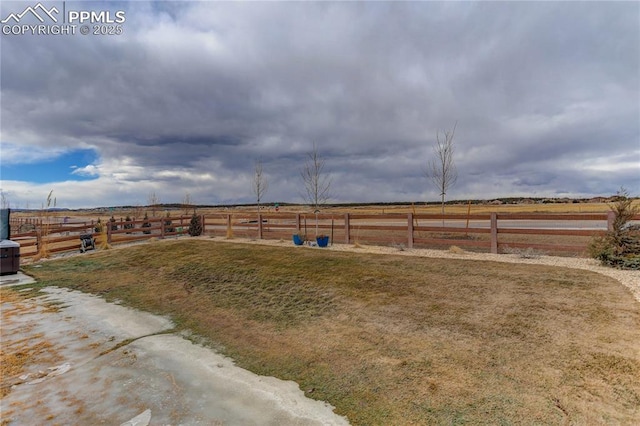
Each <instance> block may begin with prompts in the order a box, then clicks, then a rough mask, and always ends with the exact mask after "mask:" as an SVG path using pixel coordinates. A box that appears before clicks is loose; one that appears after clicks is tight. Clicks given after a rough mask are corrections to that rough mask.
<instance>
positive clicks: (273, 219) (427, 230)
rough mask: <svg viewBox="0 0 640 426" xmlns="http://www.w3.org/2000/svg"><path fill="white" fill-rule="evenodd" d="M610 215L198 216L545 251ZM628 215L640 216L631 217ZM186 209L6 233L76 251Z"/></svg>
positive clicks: (580, 236) (350, 237)
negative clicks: (85, 237) (83, 241)
mask: <svg viewBox="0 0 640 426" xmlns="http://www.w3.org/2000/svg"><path fill="white" fill-rule="evenodd" d="M613 219H614V215H613V212H609V213H608V214H607V213H586V214H580V213H578V214H546V213H481V214H469V215H465V214H445V215H440V214H412V213H408V214H357V213H344V214H318V215H315V214H313V213H311V214H309V213H286V212H282V213H265V214H257V213H232V214H227V213H223V214H207V215H200V220H201V223H202V224H203V233H204V234H205V235H208V236H220V237H227V238H229V237H244V238H251V239H282V240H286V241H291V237H292V234H295V233H297V234H301V235H303V236H305V237H306V239H307V240H308V241H314V240H315V237H316V236H317V235H327V236H329V237H330V241H331V242H336V243H343V244H360V243H362V244H372V245H387V246H389V245H391V246H396V247H398V248H407V249H411V248H441V249H442V248H445V249H446V248H449V247H451V246H459V247H461V248H464V249H467V250H470V251H483V252H490V253H504V252H509V251H513V250H515V251H517V250H524V249H533V250H538V251H540V252H544V253H548V254H570V255H586V251H587V247H588V245H589V242H590V241H591V239H592V238H593V237H595V236H601V235H604V234H605V232H606V230H607V229H611V226H612V223H613ZM634 220H635V221H639V220H640V216H636V217H634ZM190 221H191V216H175V217H158V218H149V219H145V220H134V221H124V220H118V221H115V222H111V221H106V222H103V223H102V226H104V227H105V230H104V231H102V232H98V229H97V224H96V223H94V222H81V223H58V224H49V225H44V224H43V223H41V222H38V221H32V222H31V223H33V224H34V225H35V226H34V229H33V230H31V231H29V232H21V233H16V232H12V234H11V239H12V240H14V241H17V242H18V243H20V245H21V256H22V257H24V258H29V257H32V256H35V255H36V254H37V253H38V250H39V247H40V246H41V245H42V244H43V243H44V244H46V245H47V251H48V252H49V253H57V252H65V251H74V250H79V248H80V239H79V236H80V235H81V234H86V233H91V234H93V236H94V238H96V239H97V241H98V244H100V242H101V241H102V240H104V239H106V242H107V243H109V244H120V243H126V242H132V241H138V240H146V239H150V238H159V239H162V238H167V237H172V236H182V235H188V229H189V224H190Z"/></svg>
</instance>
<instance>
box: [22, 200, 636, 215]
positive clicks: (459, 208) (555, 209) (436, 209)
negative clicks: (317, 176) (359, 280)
mask: <svg viewBox="0 0 640 426" xmlns="http://www.w3.org/2000/svg"><path fill="white" fill-rule="evenodd" d="M634 205H638V206H640V200H636V201H635V202H634ZM610 207H611V205H610V204H608V203H549V204H501V205H493V204H472V205H471V206H468V205H467V204H464V203H461V204H455V205H447V206H445V213H455V214H466V213H467V212H470V213H487V212H497V213H603V212H608V211H610V209H611V208H610ZM166 211H171V212H172V213H173V212H183V213H185V212H186V213H188V214H191V213H192V212H193V210H192V209H186V210H185V209H177V208H172V209H170V210H166V209H163V208H161V207H158V208H156V209H155V212H154V209H152V208H150V207H141V208H138V209H120V208H117V209H113V210H112V211H111V210H108V209H107V210H104V211H94V210H69V211H54V212H49V213H47V215H48V216H50V217H52V218H64V217H69V218H70V219H74V220H85V219H88V220H91V219H94V220H97V219H98V218H102V220H106V219H108V218H109V217H111V215H113V216H115V217H116V218H117V219H119V218H121V217H125V216H127V215H129V216H131V217H138V218H142V216H144V214H145V212H146V213H148V214H149V216H151V215H152V214H154V213H155V215H156V216H161V215H163V214H166ZM250 211H256V208H255V206H253V207H251V206H243V207H238V208H225V207H215V208H213V207H208V208H200V209H198V212H199V213H201V214H207V213H235V212H241V213H246V212H250ZM263 211H269V212H272V213H274V212H275V208H274V207H273V205H271V204H265V205H264V206H263ZM279 211H281V212H301V213H309V212H312V209H310V208H309V207H307V206H281V207H279ZM347 212H352V213H367V214H369V213H370V214H378V213H379V214H383V213H418V214H422V213H433V214H439V213H440V212H441V207H440V206H439V205H424V204H422V203H416V204H415V205H413V206H411V205H398V206H393V205H380V206H375V205H367V206H335V207H332V206H328V207H326V208H323V209H322V213H347ZM11 215H12V217H22V218H25V217H38V216H41V215H42V214H41V212H37V211H35V212H12V213H11Z"/></svg>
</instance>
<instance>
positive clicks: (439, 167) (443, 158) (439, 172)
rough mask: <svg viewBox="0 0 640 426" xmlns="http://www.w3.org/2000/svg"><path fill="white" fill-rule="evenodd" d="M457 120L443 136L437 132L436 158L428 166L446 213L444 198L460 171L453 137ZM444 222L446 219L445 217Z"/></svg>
mask: <svg viewBox="0 0 640 426" xmlns="http://www.w3.org/2000/svg"><path fill="white" fill-rule="evenodd" d="M457 125H458V123H457V122H456V123H455V124H454V125H453V129H452V130H445V131H444V132H443V135H442V137H441V136H440V131H438V132H436V144H435V145H434V147H433V150H434V152H435V154H436V155H435V158H433V159H432V160H431V161H430V162H429V163H428V166H427V171H426V175H427V178H428V179H429V180H430V181H431V182H432V183H433V184H434V185H435V186H436V187H437V188H438V191H440V197H441V200H442V214H444V199H445V196H446V195H447V191H448V190H449V188H451V187H452V186H453V185H455V183H456V181H457V180H458V171H457V170H456V165H455V163H454V162H453V153H454V146H453V137H454V136H455V133H456V126H457ZM443 223H444V219H443Z"/></svg>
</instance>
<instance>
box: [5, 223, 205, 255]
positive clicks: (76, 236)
mask: <svg viewBox="0 0 640 426" xmlns="http://www.w3.org/2000/svg"><path fill="white" fill-rule="evenodd" d="M201 220H202V218H201ZM190 222H191V216H175V217H158V218H149V219H144V220H129V221H125V220H122V219H121V220H116V221H106V222H104V223H100V224H98V223H97V222H82V223H79V224H78V223H51V224H46V223H42V221H39V222H35V221H34V222H25V223H33V224H35V225H37V226H35V227H34V228H33V230H32V231H29V232H21V233H20V232H14V231H13V230H12V232H11V239H12V240H13V241H16V242H17V243H19V244H20V256H21V257H23V258H29V257H33V256H36V255H37V254H38V252H39V250H40V248H42V247H43V244H44V245H45V246H46V251H47V252H48V253H51V254H53V253H60V252H68V251H76V250H80V245H81V243H80V235H83V234H91V235H92V236H93V237H94V238H95V239H96V242H97V244H101V243H103V242H106V243H108V244H121V243H126V242H133V241H139V240H148V239H150V238H166V237H171V236H180V235H184V234H187V233H188V231H189V224H190Z"/></svg>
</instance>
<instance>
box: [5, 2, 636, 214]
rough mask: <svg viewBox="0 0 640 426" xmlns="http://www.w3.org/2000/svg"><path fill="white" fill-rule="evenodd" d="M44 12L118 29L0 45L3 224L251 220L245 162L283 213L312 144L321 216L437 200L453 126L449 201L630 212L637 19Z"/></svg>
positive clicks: (166, 8)
mask: <svg viewBox="0 0 640 426" xmlns="http://www.w3.org/2000/svg"><path fill="white" fill-rule="evenodd" d="M42 3H43V4H44V5H45V6H47V7H49V8H50V7H53V6H57V8H58V9H59V10H60V12H61V13H62V10H63V7H64V9H65V10H66V11H67V12H68V11H69V10H86V11H96V12H99V11H107V10H108V11H110V13H111V14H112V16H114V15H115V12H116V11H118V10H122V11H124V13H125V16H126V21H125V22H124V23H122V24H121V28H122V34H120V35H94V34H88V35H82V34H80V33H79V32H77V33H76V34H68V35H31V34H17V35H16V34H8V35H7V34H4V32H5V31H8V30H5V29H3V35H2V36H1V50H0V55H1V76H0V77H1V79H0V83H1V92H0V94H1V116H0V119H1V123H0V125H1V131H2V133H1V142H2V150H1V159H0V161H1V165H2V177H1V178H2V183H1V187H2V190H3V192H4V194H5V196H6V197H7V198H8V199H9V201H10V202H11V205H12V207H14V208H15V207H18V208H20V207H26V206H27V205H28V206H30V207H32V208H33V207H36V208H37V207H40V205H41V204H42V202H43V201H44V200H45V199H46V197H47V194H48V193H49V191H50V190H53V191H54V196H55V197H56V199H57V204H58V207H71V208H74V207H94V206H115V205H135V204H140V205H144V204H147V202H148V199H149V194H150V193H153V192H155V193H156V194H157V196H158V198H159V199H160V201H162V202H166V203H172V202H180V201H181V200H182V199H183V198H184V196H185V194H186V193H187V192H188V193H190V196H191V199H192V200H193V201H194V202H196V203H200V204H220V203H250V202H254V201H255V197H254V196H253V194H252V179H253V171H254V164H255V161H256V160H258V159H260V160H261V161H262V163H263V169H264V172H265V174H266V175H267V177H268V180H269V190H268V192H267V194H266V196H265V197H264V200H265V201H268V202H276V201H279V202H300V201H302V197H301V192H302V191H303V186H302V181H301V178H300V169H301V168H302V166H303V164H304V161H305V156H306V154H307V153H308V152H310V151H311V149H312V146H313V144H314V143H315V144H316V146H317V148H318V151H319V154H320V155H321V156H322V157H323V158H324V159H325V161H326V169H325V170H326V172H327V173H329V174H330V175H331V178H332V182H333V184H332V191H331V194H332V197H331V201H333V202H375V201H385V202H388V201H436V200H438V199H439V195H438V194H439V191H438V190H437V188H435V187H434V186H433V184H431V183H430V182H429V181H428V180H427V179H426V178H425V174H424V171H425V168H426V164H427V162H428V161H429V160H430V159H431V158H433V144H434V142H435V140H436V134H437V132H438V131H441V132H442V131H444V130H447V129H451V128H452V127H453V126H454V124H455V123H456V122H457V129H456V133H455V139H454V142H455V155H454V160H455V164H456V166H457V170H458V181H457V184H456V185H455V186H454V187H453V188H451V189H450V191H449V193H448V194H447V198H449V199H468V198H473V199H491V198H495V197H500V196H530V197H547V196H551V197H563V196H581V197H588V196H593V195H611V194H613V193H615V192H616V190H617V189H619V188H620V187H621V186H624V187H626V188H627V189H628V190H629V191H630V192H631V193H632V195H640V3H639V2H620V3H616V2H609V1H606V2H584V3H583V2H580V3H578V2H527V3H523V2H357V3H356V2H323V3H313V2H311V3H309V2H305V3H301V2H300V3H297V2H263V3H253V2H252V3H228V2H186V1H183V2H137V1H136V2H117V3H116V2H108V3H106V2H85V3H79V2H72V1H67V2H66V3H64V4H63V2H61V1H59V2H56V1H53V2H42ZM36 4H37V1H36V2H30V3H29V2H6V1H3V2H2V4H1V6H0V15H1V18H2V19H5V18H7V17H8V16H9V15H10V14H11V13H16V14H17V13H21V12H22V11H23V10H25V8H26V7H28V6H34V7H35V5H36ZM28 18H29V17H28V16H25V17H24V18H23V22H21V24H22V23H24V22H26V20H27V19H28ZM49 23H50V22H47V24H49ZM12 24H13V22H8V24H3V25H12ZM78 27H79V25H78ZM91 27H93V25H91Z"/></svg>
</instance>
